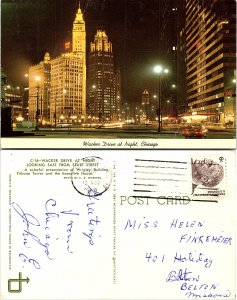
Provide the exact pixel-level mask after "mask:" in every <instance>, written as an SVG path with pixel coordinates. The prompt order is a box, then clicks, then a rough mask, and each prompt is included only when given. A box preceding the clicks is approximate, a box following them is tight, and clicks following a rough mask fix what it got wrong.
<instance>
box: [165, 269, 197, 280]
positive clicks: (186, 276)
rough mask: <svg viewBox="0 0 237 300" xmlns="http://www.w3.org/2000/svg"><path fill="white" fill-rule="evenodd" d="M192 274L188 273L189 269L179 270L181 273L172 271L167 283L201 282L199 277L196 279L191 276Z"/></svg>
mask: <svg viewBox="0 0 237 300" xmlns="http://www.w3.org/2000/svg"><path fill="white" fill-rule="evenodd" d="M191 274H192V272H188V270H187V268H185V270H183V269H179V271H175V270H173V271H171V272H170V273H169V275H168V276H167V278H166V282H173V281H199V275H198V276H196V277H194V276H192V275H191Z"/></svg>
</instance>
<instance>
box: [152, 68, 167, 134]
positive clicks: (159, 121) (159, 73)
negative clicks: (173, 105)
mask: <svg viewBox="0 0 237 300" xmlns="http://www.w3.org/2000/svg"><path fill="white" fill-rule="evenodd" d="M154 72H155V73H156V74H158V110H157V114H158V133H160V132H161V128H162V105H161V104H162V103H161V79H162V78H161V76H162V74H167V73H169V70H168V69H164V68H163V67H162V66H160V65H157V66H155V67H154Z"/></svg>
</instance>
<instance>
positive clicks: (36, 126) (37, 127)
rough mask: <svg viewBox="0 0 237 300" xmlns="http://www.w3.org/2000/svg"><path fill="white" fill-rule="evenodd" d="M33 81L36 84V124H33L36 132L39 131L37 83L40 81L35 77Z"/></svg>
mask: <svg viewBox="0 0 237 300" xmlns="http://www.w3.org/2000/svg"><path fill="white" fill-rule="evenodd" d="M35 80H36V81H37V82H38V84H37V95H36V115H35V119H36V124H35V130H36V131H38V130H39V81H40V77H39V76H36V77H35Z"/></svg>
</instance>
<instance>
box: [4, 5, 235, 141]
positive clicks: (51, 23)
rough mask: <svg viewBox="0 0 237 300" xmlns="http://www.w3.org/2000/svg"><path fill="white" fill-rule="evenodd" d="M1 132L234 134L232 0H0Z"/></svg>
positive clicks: (48, 134) (121, 135)
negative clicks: (0, 22) (0, 48)
mask: <svg viewBox="0 0 237 300" xmlns="http://www.w3.org/2000/svg"><path fill="white" fill-rule="evenodd" d="M1 19H2V24H1V28H2V29H1V39H2V40H1V45H2V53H1V56H2V57H1V61H2V64H1V67H2V68H1V128H2V129H1V130H2V136H3V137H16V138H21V137H29V138H34V137H35V138H38V137H47V138H68V137H70V138H152V139H174V138H175V139H184V138H208V139H234V138H235V137H236V1H235V0H116V1H115V0H81V1H78V0H2V2H1Z"/></svg>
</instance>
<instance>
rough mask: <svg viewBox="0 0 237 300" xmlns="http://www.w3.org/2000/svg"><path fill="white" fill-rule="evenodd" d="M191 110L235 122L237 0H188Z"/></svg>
mask: <svg viewBox="0 0 237 300" xmlns="http://www.w3.org/2000/svg"><path fill="white" fill-rule="evenodd" d="M185 18H186V27H185V32H186V67H187V70H186V72H187V73H186V80H187V102H188V113H189V114H190V115H191V116H192V117H193V118H194V119H195V118H199V119H200V120H202V119H203V120H205V121H207V122H208V121H209V122H217V123H222V124H235V101H236V92H235V85H236V84H235V78H236V77H235V76H236V74H235V72H236V1H234V0H228V1H222V0H211V1H210V0H186V16H185Z"/></svg>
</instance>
